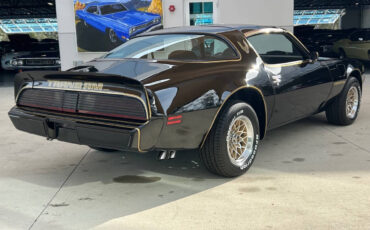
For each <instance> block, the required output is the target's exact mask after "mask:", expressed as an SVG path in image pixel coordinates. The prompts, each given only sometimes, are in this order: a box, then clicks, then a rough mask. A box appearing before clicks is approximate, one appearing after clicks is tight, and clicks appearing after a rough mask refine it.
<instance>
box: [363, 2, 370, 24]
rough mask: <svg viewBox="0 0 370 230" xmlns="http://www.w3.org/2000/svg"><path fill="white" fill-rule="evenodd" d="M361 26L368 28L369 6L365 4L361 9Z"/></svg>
mask: <svg viewBox="0 0 370 230" xmlns="http://www.w3.org/2000/svg"><path fill="white" fill-rule="evenodd" d="M361 28H370V6H365V7H364V8H363V10H362V25H361Z"/></svg>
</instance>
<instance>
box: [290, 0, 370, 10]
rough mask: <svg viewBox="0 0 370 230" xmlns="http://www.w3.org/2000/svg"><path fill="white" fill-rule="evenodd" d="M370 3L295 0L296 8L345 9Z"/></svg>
mask: <svg viewBox="0 0 370 230" xmlns="http://www.w3.org/2000/svg"><path fill="white" fill-rule="evenodd" d="M364 5H370V0H294V8H295V9H296V10H310V9H312V10H314V9H343V8H351V7H360V6H364Z"/></svg>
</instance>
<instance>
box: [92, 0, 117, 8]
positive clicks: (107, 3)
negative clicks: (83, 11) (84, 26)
mask: <svg viewBox="0 0 370 230" xmlns="http://www.w3.org/2000/svg"><path fill="white" fill-rule="evenodd" d="M113 4H122V3H121V2H98V1H95V2H89V3H88V4H87V5H86V7H89V6H105V5H113Z"/></svg>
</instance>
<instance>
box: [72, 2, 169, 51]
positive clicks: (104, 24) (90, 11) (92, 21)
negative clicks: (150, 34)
mask: <svg viewBox="0 0 370 230" xmlns="http://www.w3.org/2000/svg"><path fill="white" fill-rule="evenodd" d="M76 15H77V17H78V18H79V19H80V20H81V21H82V23H83V24H84V25H85V27H89V26H91V27H93V28H95V29H97V30H99V31H101V32H103V33H104V34H105V35H106V36H107V37H108V38H109V40H110V42H111V43H114V44H115V43H117V42H119V41H123V42H125V41H127V40H129V39H130V38H131V37H132V36H135V35H137V34H139V33H142V32H145V31H150V30H156V29H160V28H162V24H161V16H160V15H158V14H152V13H147V12H141V11H135V10H128V9H127V8H126V7H125V6H124V5H123V4H121V3H117V2H94V3H90V4H87V5H86V7H85V8H84V9H83V10H77V11H76Z"/></svg>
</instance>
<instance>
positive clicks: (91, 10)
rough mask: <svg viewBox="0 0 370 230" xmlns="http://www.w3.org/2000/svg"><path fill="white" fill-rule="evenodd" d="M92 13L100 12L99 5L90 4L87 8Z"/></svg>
mask: <svg viewBox="0 0 370 230" xmlns="http://www.w3.org/2000/svg"><path fill="white" fill-rule="evenodd" d="M86 11H87V12H89V13H90V14H98V7H97V6H90V7H89V8H88V9H87V10H86Z"/></svg>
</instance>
